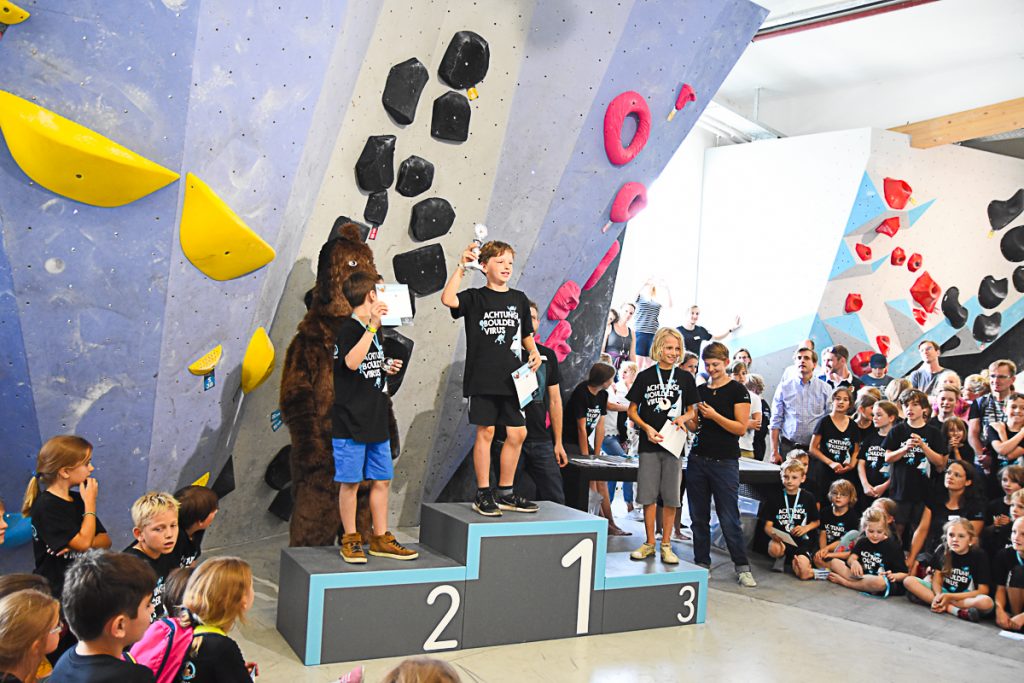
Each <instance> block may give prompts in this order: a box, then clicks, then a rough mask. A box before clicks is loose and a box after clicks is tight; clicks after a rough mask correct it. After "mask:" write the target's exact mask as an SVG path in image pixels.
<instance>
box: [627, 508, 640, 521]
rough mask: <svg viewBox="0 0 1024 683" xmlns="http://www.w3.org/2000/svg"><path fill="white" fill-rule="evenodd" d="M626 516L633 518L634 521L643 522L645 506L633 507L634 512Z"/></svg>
mask: <svg viewBox="0 0 1024 683" xmlns="http://www.w3.org/2000/svg"><path fill="white" fill-rule="evenodd" d="M626 518H627V519H631V520H633V521H634V522H642V521H644V511H643V508H638V507H637V508H633V510H632V512H630V513H628V514H627V515H626Z"/></svg>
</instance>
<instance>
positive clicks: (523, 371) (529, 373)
mask: <svg viewBox="0 0 1024 683" xmlns="http://www.w3.org/2000/svg"><path fill="white" fill-rule="evenodd" d="M512 381H513V382H514V383H515V385H516V395H517V396H518V397H519V407H520V408H525V407H526V404H527V403H529V402H530V401H532V400H533V392H535V391H537V387H538V386H539V385H538V384H537V373H536V372H534V371H533V370H531V369H530V364H529V363H524V364H523V365H522V367H520V368H519V369H518V370H516V371H515V372H513V373H512Z"/></svg>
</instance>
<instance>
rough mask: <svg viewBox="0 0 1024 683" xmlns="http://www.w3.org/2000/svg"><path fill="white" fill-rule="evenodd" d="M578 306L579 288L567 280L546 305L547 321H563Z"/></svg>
mask: <svg viewBox="0 0 1024 683" xmlns="http://www.w3.org/2000/svg"><path fill="white" fill-rule="evenodd" d="M579 305H580V286H579V285H578V284H576V283H575V282H573V281H572V280H569V281H568V282H564V283H562V286H561V287H559V288H558V291H557V292H555V296H553V297H552V298H551V303H550V304H549V305H548V320H565V319H566V318H568V317H569V314H570V313H572V312H573V311H575V310H576V307H577V306H579Z"/></svg>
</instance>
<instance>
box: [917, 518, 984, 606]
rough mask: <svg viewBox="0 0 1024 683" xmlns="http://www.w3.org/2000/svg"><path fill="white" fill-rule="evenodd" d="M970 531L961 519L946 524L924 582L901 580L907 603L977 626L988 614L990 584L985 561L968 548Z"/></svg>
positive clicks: (973, 539) (971, 538)
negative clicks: (938, 551) (908, 599)
mask: <svg viewBox="0 0 1024 683" xmlns="http://www.w3.org/2000/svg"><path fill="white" fill-rule="evenodd" d="M977 540H978V539H977V535H976V534H975V533H974V527H973V526H971V523H970V522H969V521H967V520H966V519H964V518H963V517H960V518H957V519H955V520H953V521H951V522H947V523H946V526H945V527H944V528H943V542H942V552H941V553H940V556H939V557H937V558H936V560H935V564H934V566H933V567H932V573H931V575H930V576H929V577H928V578H926V579H919V578H917V577H916V576H908V577H906V578H905V579H903V585H904V587H906V589H907V597H908V598H910V600H911V602H917V603H919V604H922V605H929V606H930V607H931V610H932V612H934V613H935V614H945V613H947V612H948V613H949V614H953V615H955V616H957V617H959V618H961V619H964V620H966V621H974V622H977V621H978V620H979V619H980V618H981V617H982V616H984V615H986V614H988V613H989V612H991V611H992V609H993V607H994V606H995V603H993V601H992V598H991V597H989V594H988V592H989V590H988V589H989V586H990V585H991V583H992V579H991V575H990V573H989V563H988V558H987V557H985V553H983V552H982V551H981V550H979V549H977V548H974V547H972V546H973V545H974V544H975V543H976V541H977Z"/></svg>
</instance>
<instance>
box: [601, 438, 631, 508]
mask: <svg viewBox="0 0 1024 683" xmlns="http://www.w3.org/2000/svg"><path fill="white" fill-rule="evenodd" d="M601 450H602V451H604V452H605V453H607V454H608V455H617V456H619V457H620V458H625V457H627V456H626V451H625V450H624V449H623V448H622V444H620V443H619V440H618V439H617V438H615V437H614V436H606V437H604V441H602V442H601ZM615 483H616V482H614V481H613V482H611V484H612V485H611V486H609V487H608V500H609V501H613V500H615ZM622 497H623V498H625V499H626V502H627V503H632V502H633V482H631V481H624V482H622Z"/></svg>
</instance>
